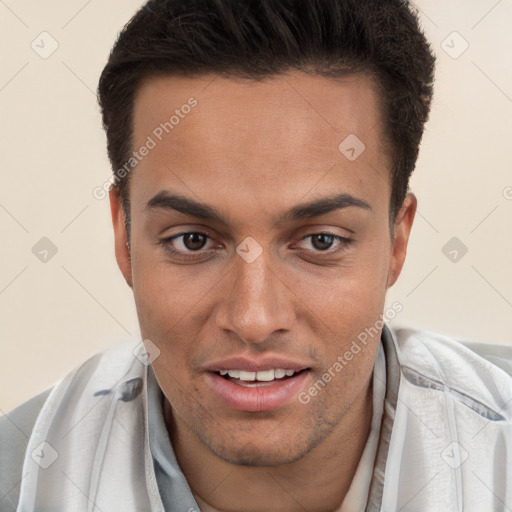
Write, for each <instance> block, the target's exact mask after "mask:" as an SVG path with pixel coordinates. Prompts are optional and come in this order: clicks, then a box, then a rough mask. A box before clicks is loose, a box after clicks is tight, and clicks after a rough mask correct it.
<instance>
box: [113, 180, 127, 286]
mask: <svg viewBox="0 0 512 512" xmlns="http://www.w3.org/2000/svg"><path fill="white" fill-rule="evenodd" d="M109 198H110V212H111V214H112V225H113V227H114V242H115V253H116V260H117V265H118V267H119V270H121V273H122V274H123V277H124V279H125V281H126V283H127V284H128V286H129V287H130V288H131V287H132V284H133V281H132V263H131V255H130V248H129V244H128V234H127V233H126V223H125V218H124V212H123V207H122V204H121V198H120V196H119V192H118V189H117V188H116V187H111V189H110V191H109Z"/></svg>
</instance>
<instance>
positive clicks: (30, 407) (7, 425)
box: [0, 341, 148, 512]
mask: <svg viewBox="0 0 512 512" xmlns="http://www.w3.org/2000/svg"><path fill="white" fill-rule="evenodd" d="M143 356H145V357H148V356H147V355H146V354H145V352H144V351H143V346H142V344H141V343H140V342H138V343H134V342H133V341H129V342H126V341H124V342H121V343H117V344H115V345H113V346H112V347H110V348H108V349H106V350H104V351H103V352H99V353H97V354H94V355H92V356H91V357H89V358H88V359H86V360H85V361H83V362H82V363H80V364H79V365H78V366H77V367H76V368H75V369H74V370H72V371H71V372H69V373H68V374H67V375H66V376H65V377H64V378H63V379H62V380H60V381H59V382H58V383H57V384H56V385H55V386H54V387H53V388H52V389H48V390H46V391H44V392H42V393H40V394H39V395H37V396H35V397H33V398H31V399H30V400H28V401H26V402H24V403H23V404H21V405H20V406H18V407H16V408H15V409H13V410H12V411H11V412H9V413H8V414H5V415H3V416H1V417H0V447H1V449H0V510H1V511H2V512H4V511H5V512H10V511H15V510H16V506H17V502H18V498H19V492H20V485H21V481H22V470H23V463H24V459H25V455H26V450H27V445H28V442H29V439H30V437H31V435H32V432H33V429H34V425H35V424H36V421H37V419H38V417H39V415H40V413H41V411H42V410H43V406H45V404H46V407H48V406H52V407H58V403H59V402H60V400H61V398H62V394H63V393H71V394H72V395H73V397H74V399H76V400H78V399H79V398H80V396H81V395H82V394H83V393H84V392H85V391H86V388H88V387H90V386H92V387H94V388H97V390H99V391H100V393H108V392H110V389H112V387H113V386H114V385H115V384H116V382H118V381H119V380H120V379H122V377H123V375H124V373H125V372H126V367H127V366H129V365H130V364H132V362H133V361H134V360H135V358H137V359H139V360H140V361H141V362H144V361H145V360H144V357H143ZM145 364H147V363H145ZM132 385H133V383H132ZM102 390H104V391H102ZM128 391H133V390H131V389H130V390H128Z"/></svg>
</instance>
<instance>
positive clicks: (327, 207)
mask: <svg viewBox="0 0 512 512" xmlns="http://www.w3.org/2000/svg"><path fill="white" fill-rule="evenodd" d="M351 206H352V207H356V208H361V209H363V210H368V211H372V207H371V206H370V205H369V204H368V203H367V202H366V201H364V200H363V199H360V198H357V197H354V196H352V195H350V194H347V193H341V194H336V195H333V196H328V197H322V198H319V199H313V200H311V201H308V202H305V203H299V204H297V205H295V206H293V207H292V208H290V209H289V210H288V211H287V212H285V213H284V214H283V215H281V216H280V217H279V219H278V220H277V224H286V223H291V222H293V221H296V220H301V219H310V218H313V217H318V216H320V215H325V214H327V213H330V212H333V211H336V210H341V209H343V208H348V207H351ZM160 209H162V210H175V211H177V212H180V213H183V214H184V215H189V216H191V217H196V218H198V219H205V220H209V221H212V222H217V223H219V224H222V225H224V226H229V221H228V218H227V216H225V215H224V214H223V213H222V212H221V211H220V210H218V209H217V208H215V207H213V206H211V205H208V204H206V203H199V202H197V201H195V200H194V199H191V198H189V197H185V196H182V195H180V194H177V193H172V192H169V191H168V190H161V191H160V192H158V193H157V194H156V195H154V196H153V197H152V198H151V199H150V200H149V201H148V202H147V204H146V210H148V211H152V210H160Z"/></svg>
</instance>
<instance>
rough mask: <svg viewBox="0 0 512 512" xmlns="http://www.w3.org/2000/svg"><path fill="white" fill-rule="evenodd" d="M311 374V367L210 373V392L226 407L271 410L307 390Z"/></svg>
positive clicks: (258, 410) (287, 402) (207, 373)
mask: <svg viewBox="0 0 512 512" xmlns="http://www.w3.org/2000/svg"><path fill="white" fill-rule="evenodd" d="M310 375H311V368H303V369H297V370H294V369H286V368H275V369H268V370H263V371H262V370H260V371H257V372H251V371H245V370H237V369H223V370H217V371H207V372H206V376H207V381H208V384H209V387H210V389H211V390H212V391H213V393H214V395H216V397H217V398H218V399H220V401H221V402H223V403H224V405H226V406H228V407H229V408H230V409H235V410H239V411H248V412H263V411H270V410H275V409H278V408H280V407H283V406H285V405H286V404H289V403H290V402H291V401H292V400H293V398H294V397H296V396H297V394H298V393H299V392H300V391H301V390H302V389H303V388H305V387H306V384H307V381H308V380H309V378H310Z"/></svg>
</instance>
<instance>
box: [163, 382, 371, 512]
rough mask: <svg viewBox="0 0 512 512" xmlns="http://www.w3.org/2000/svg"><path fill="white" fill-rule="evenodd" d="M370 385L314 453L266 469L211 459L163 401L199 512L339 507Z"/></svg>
mask: <svg viewBox="0 0 512 512" xmlns="http://www.w3.org/2000/svg"><path fill="white" fill-rule="evenodd" d="M371 382H372V381H371V379H370V381H369V382H368V383H367V385H366V386H365V387H364V388H363V391H362V392H361V393H360V395H359V396H358V397H357V398H356V400H355V401H354V402H353V403H352V405H351V406H350V408H349V409H348V410H347V412H346V413H345V415H344V416H343V418H342V419H341V420H340V422H339V423H338V424H337V425H336V426H335V428H334V429H333V430H332V432H331V433H330V434H329V435H328V436H327V437H326V438H324V439H323V440H322V441H321V442H320V443H319V444H318V445H317V446H316V447H315V448H314V449H312V450H311V451H310V452H309V453H307V454H306V455H305V456H303V457H302V458H301V459H299V460H297V461H295V462H293V463H290V464H283V465H281V466H272V467H247V466H238V465H235V464H232V463H229V462H227V461H225V460H223V459H221V458H219V457H217V456H216V455H215V454H213V453H212V452H211V451H210V449H209V448H208V447H207V446H206V445H205V444H204V443H202V442H201V440H200V439H199V438H198V437H197V436H196V434H195V433H194V432H193V431H191V430H190V429H188V428H187V427H186V426H184V425H182V424H180V422H179V419H178V420H177V419H176V418H175V417H173V415H172V410H171V406H170V404H169V403H168V402H167V400H166V401H165V405H164V413H165V419H166V424H167V429H168V430H169V433H170V438H171V441H172V444H173V448H174V451H175V454H176V458H177V460H178V463H179V465H180V467H181V469H182V471H183V473H184V475H185V477H186V479H187V482H188V484H189V486H190V488H191V490H192V492H193V494H194V496H195V498H196V501H197V502H198V504H199V505H200V507H201V510H203V511H204V512H211V511H223V512H231V511H233V512H235V511H236V512H262V511H275V510H279V511H282V512H296V511H297V510H315V511H318V512H324V511H325V512H327V511H333V510H336V509H337V508H339V507H340V506H341V503H342V502H343V499H344V497H345V495H346V493H347V491H348V489H349V487H350V484H351V482H352V479H353V477H354V474H355V471H356V469H357V465H358V463H359V460H360V458H361V455H362V453H363V450H364V447H365V444H366V441H367V439H368V436H369V433H370V428H371V421H372V386H371ZM212 475H213V476H212Z"/></svg>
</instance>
